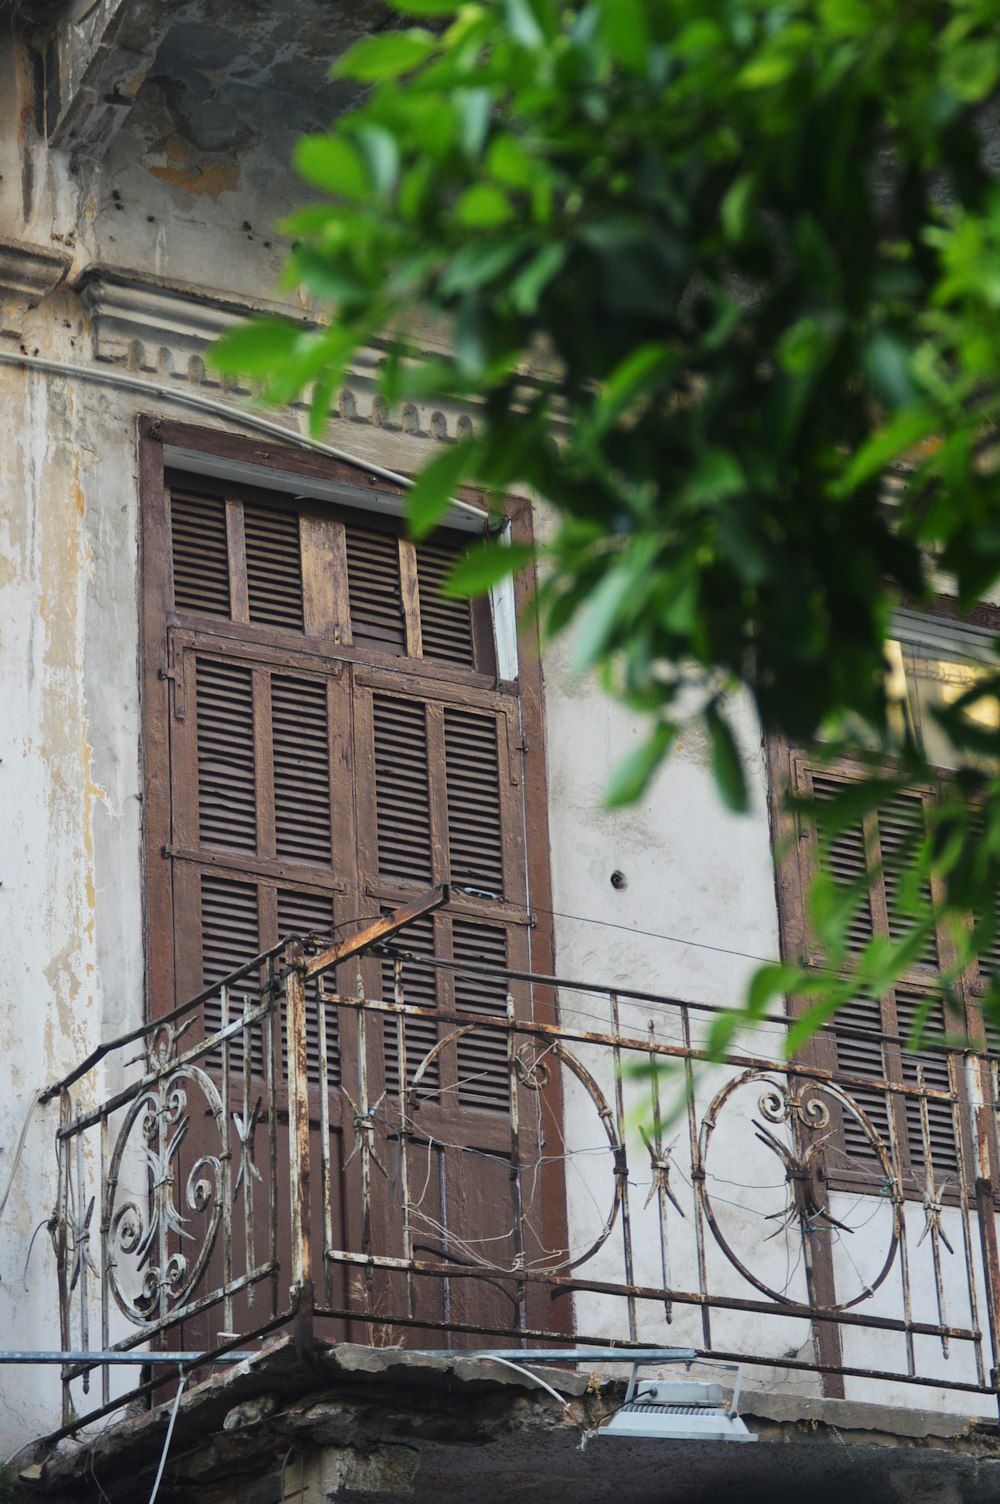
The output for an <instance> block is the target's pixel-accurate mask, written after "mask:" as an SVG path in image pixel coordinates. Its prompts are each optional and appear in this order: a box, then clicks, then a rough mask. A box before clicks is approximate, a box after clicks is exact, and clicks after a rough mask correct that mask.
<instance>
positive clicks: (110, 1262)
mask: <svg viewBox="0 0 1000 1504" xmlns="http://www.w3.org/2000/svg"><path fill="white" fill-rule="evenodd" d="M446 896H447V895H446V893H443V892H441V891H438V892H437V893H436V894H435V895H431V896H429V898H428V900H426V901H424V902H423V903H422V904H417V905H414V906H412V907H411V909H409V910H407V911H401V912H400V913H399V914H397V915H396V916H392V917H390V918H387V919H385V920H382V921H379V922H378V923H377V924H376V925H374V926H371V927H370V928H369V929H368V930H367V931H365V932H364V933H363V934H361V935H359V936H356V937H355V938H354V939H353V940H351V941H349V942H341V943H340V944H339V945H335V946H329V945H324V944H319V943H317V942H315V941H303V940H293V941H288V942H286V943H284V944H282V945H281V946H278V947H276V948H275V949H273V950H271V951H269V952H267V953H266V954H264V955H263V956H259V957H255V958H254V959H253V960H252V961H250V962H249V963H248V964H247V965H246V966H244V967H242V968H241V969H240V970H239V971H236V972H234V973H233V974H232V975H231V976H229V977H228V978H226V979H225V980H224V981H223V982H221V983H219V984H218V985H217V986H214V987H212V988H209V989H207V990H206V991H205V992H204V993H202V994H201V995H200V996H199V997H197V998H195V999H193V1000H192V1001H191V1002H190V1003H188V1004H187V1005H185V1006H184V1007H182V1008H179V1009H177V1010H176V1011H175V1012H174V1013H173V1014H171V1015H169V1016H168V1017H166V1018H163V1019H160V1020H158V1021H154V1022H152V1023H150V1024H148V1025H147V1026H145V1027H144V1028H141V1029H137V1030H135V1031H133V1033H131V1034H130V1035H128V1036H126V1037H124V1038H123V1039H121V1040H118V1041H116V1042H115V1043H114V1044H113V1045H111V1046H108V1047H106V1048H103V1049H102V1050H100V1051H96V1052H95V1054H94V1055H93V1056H92V1057H90V1059H89V1060H87V1061H85V1062H83V1063H82V1065H81V1067H80V1069H79V1070H78V1071H76V1072H74V1074H73V1076H71V1077H70V1078H69V1079H67V1080H66V1081H64V1082H62V1083H59V1085H58V1086H56V1087H53V1088H52V1090H51V1092H50V1093H49V1095H50V1096H54V1095H56V1094H58V1095H59V1096H60V1098H61V1119H60V1126H59V1129H58V1134H57V1142H58V1153H59V1177H60V1179H59V1185H60V1188H59V1213H58V1237H57V1243H58V1247H59V1249H60V1259H59V1278H60V1306H61V1320H62V1345H63V1349H64V1351H69V1352H73V1353H75V1354H79V1355H80V1357H79V1359H78V1361H75V1362H73V1363H70V1364H68V1365H67V1366H66V1367H65V1368H64V1371H63V1379H64V1395H65V1414H64V1424H65V1426H67V1427H70V1426H73V1425H75V1424H77V1423H81V1422H82V1421H83V1420H84V1419H88V1418H94V1417H96V1416H98V1415H100V1414H103V1413H107V1412H108V1411H110V1410H113V1409H114V1408H115V1407H116V1406H118V1405H120V1404H122V1403H124V1402H125V1401H126V1400H127V1399H129V1398H131V1397H133V1396H134V1395H135V1394H136V1393H137V1392H139V1391H141V1390H142V1389H143V1387H145V1389H146V1390H147V1391H148V1390H149V1389H151V1388H152V1387H154V1386H155V1383H156V1382H157V1377H156V1376H157V1375H159V1376H160V1378H161V1379H162V1376H163V1375H164V1374H167V1373H169V1368H168V1367H167V1365H165V1364H162V1363H160V1364H159V1365H158V1366H157V1368H156V1370H155V1373H154V1376H153V1378H149V1377H148V1376H147V1375H145V1374H140V1380H141V1382H139V1381H137V1378H136V1374H135V1371H134V1369H133V1370H132V1371H131V1372H130V1371H129V1370H128V1369H127V1368H123V1367H118V1366H116V1365H115V1364H114V1363H113V1362H112V1361H109V1360H108V1359H107V1358H106V1356H105V1357H102V1356H101V1355H102V1354H103V1355H107V1354H109V1353H115V1354H119V1355H124V1354H127V1353H129V1352H133V1351H142V1352H146V1351H149V1352H156V1353H157V1354H158V1356H163V1355H164V1354H165V1353H173V1352H181V1351H183V1352H187V1353H192V1352H197V1353H219V1352H223V1351H225V1350H226V1349H227V1348H233V1347H240V1348H244V1349H245V1348H246V1346H247V1344H248V1343H252V1342H253V1340H254V1339H256V1338H259V1337H260V1336H262V1335H263V1334H265V1333H267V1332H269V1331H271V1330H274V1329H275V1328H278V1327H281V1326H283V1325H285V1324H288V1323H292V1322H294V1323H296V1327H297V1329H298V1330H300V1331H302V1330H308V1331H309V1332H311V1333H313V1334H315V1335H318V1336H326V1337H329V1338H331V1339H333V1340H337V1339H342V1338H349V1339H351V1340H354V1341H367V1342H371V1343H374V1344H376V1345H381V1344H388V1343H394V1342H402V1343H405V1344H408V1345H410V1346H413V1347H418V1348H422V1349H426V1348H430V1347H444V1346H449V1345H450V1346H456V1345H457V1346H482V1345H483V1342H482V1339H483V1338H484V1337H487V1336H488V1337H489V1338H491V1339H494V1345H495V1339H497V1338H500V1339H502V1340H503V1341H504V1342H505V1343H506V1344H507V1345H511V1346H516V1345H525V1346H530V1344H531V1343H532V1342H542V1343H545V1344H547V1345H549V1346H551V1345H552V1343H553V1342H562V1343H564V1344H565V1343H566V1342H567V1341H580V1342H584V1343H588V1344H590V1343H594V1342H597V1343H602V1344H608V1343H613V1344H616V1345H624V1346H627V1345H629V1344H632V1345H641V1346H643V1347H647V1348H648V1347H650V1346H651V1345H654V1346H655V1345H656V1344H658V1343H659V1344H661V1345H663V1346H670V1347H676V1346H678V1345H680V1346H684V1347H693V1348H696V1349H697V1350H698V1351H699V1352H700V1353H703V1354H705V1355H709V1356H714V1357H716V1358H717V1359H718V1360H719V1361H720V1362H721V1361H723V1360H725V1361H739V1362H741V1363H746V1364H749V1365H754V1366H755V1367H763V1368H764V1369H766V1370H767V1371H768V1380H767V1381H768V1383H769V1384H771V1385H774V1384H775V1383H779V1384H783V1385H784V1386H785V1387H786V1388H790V1389H792V1390H796V1389H798V1390H805V1391H808V1392H813V1393H821V1392H824V1393H827V1394H831V1393H832V1394H836V1393H843V1392H845V1385H846V1389H847V1392H848V1393H850V1394H853V1395H855V1396H856V1397H859V1398H871V1399H880V1398H882V1399H884V1398H893V1399H895V1400H897V1401H898V1402H901V1403H905V1402H906V1399H905V1396H906V1394H907V1393H909V1394H911V1395H915V1396H916V1395H917V1394H918V1391H919V1397H918V1398H916V1399H915V1401H913V1402H917V1403H920V1404H921V1405H922V1406H925V1407H926V1406H927V1405H928V1404H931V1405H933V1404H934V1403H938V1404H941V1405H946V1404H947V1403H948V1396H949V1393H951V1392H954V1393H955V1398H956V1400H957V1399H958V1396H959V1395H963V1394H964V1395H966V1396H972V1395H978V1396H981V1397H982V1398H981V1399H979V1400H977V1401H975V1402H974V1405H975V1406H976V1407H978V1408H985V1407H987V1406H988V1405H990V1404H992V1403H994V1402H995V1397H996V1395H997V1393H998V1384H997V1299H998V1289H1000V1279H998V1262H997V1248H996V1233H995V1218H994V1210H993V1192H992V1185H991V1182H990V1158H989V1154H990V1143H991V1142H992V1140H993V1135H994V1132H995V1112H994V1108H993V1106H992V1104H993V1103H994V1102H995V1101H996V1100H997V1094H996V1090H995V1087H996V1083H995V1081H993V1080H991V1077H990V1070H991V1068H990V1065H989V1062H988V1061H987V1060H986V1059H984V1058H981V1057H979V1056H977V1055H975V1054H971V1053H970V1054H968V1055H966V1056H964V1057H963V1056H956V1055H951V1056H948V1057H946V1058H947V1062H948V1064H947V1072H948V1074H947V1084H946V1085H945V1084H944V1078H943V1076H942V1075H941V1073H940V1071H939V1072H938V1073H937V1075H936V1076H935V1080H936V1081H938V1083H939V1084H937V1085H935V1086H931V1085H928V1083H927V1081H926V1080H925V1078H924V1074H923V1071H921V1070H917V1071H916V1072H915V1073H914V1078H913V1079H912V1080H907V1081H893V1080H888V1079H883V1080H872V1079H869V1078H860V1077H850V1076H847V1075H844V1074H842V1073H840V1074H838V1073H836V1072H829V1071H825V1070H823V1069H821V1068H820V1067H819V1066H807V1065H805V1064H802V1063H794V1064H789V1063H788V1062H786V1061H785V1060H784V1059H783V1058H782V1054H781V1045H782V1031H781V1028H780V1025H779V1024H777V1023H774V1022H770V1023H768V1022H765V1023H763V1024H762V1025H761V1026H760V1032H759V1034H758V1035H757V1036H755V1039H756V1045H755V1046H754V1047H748V1048H746V1049H743V1050H735V1051H733V1052H731V1053H730V1054H729V1055H728V1056H727V1057H726V1060H725V1062H724V1063H723V1064H710V1063H708V1061H707V1057H706V1051H705V1048H704V1044H705V1040H706V1038H707V1032H708V1029H709V1027H710V1025H711V1022H712V1018H713V1016H714V1013H713V1010H711V1009H708V1008H705V1007H703V1006H699V1005H696V1004H694V1003H685V1002H678V1001H676V1000H671V999H669V998H663V997H659V996H656V995H655V994H644V993H636V992H628V991H624V990H615V989H611V988H601V987H594V986H591V985H589V984H583V983H572V982H565V981H557V980H556V979H554V978H549V977H535V976H532V975H530V974H528V973H523V972H522V973H515V972H503V973H498V972H496V971H495V970H492V969H490V968H486V967H483V968H475V967H470V965H469V963H462V965H461V967H458V966H457V965H456V963H454V962H452V961H450V960H448V959H446V958H440V957H434V956H429V955H423V956H421V955H415V954H413V953H411V952H409V951H407V950H406V948H405V947H406V930H405V923H406V921H407V918H412V917H413V916H414V915H415V914H417V913H422V912H426V911H427V910H428V909H429V908H430V907H433V906H434V905H435V904H439V903H441V902H443V901H445V899H446ZM375 954H377V955H379V956H380V957H381V960H380V974H381V975H382V976H383V977H385V978H388V979H389V981H390V983H391V985H388V986H382V987H381V988H378V989H375V988H372V987H371V986H366V985H365V982H364V977H365V971H364V969H363V966H362V958H370V957H371V956H372V955H375ZM371 964H372V963H371V961H370V959H365V961H364V966H365V967H367V968H368V973H367V974H368V976H369V978H370V976H371V974H372V972H371ZM338 967H339V968H340V969H339V970H338ZM455 970H462V971H463V972H465V973H468V972H469V971H470V970H472V971H476V972H478V973H480V974H481V975H482V977H484V978H486V979H488V980H489V982H490V984H491V986H492V987H493V989H494V993H496V989H497V988H498V987H499V989H500V995H501V996H505V997H506V1004H505V1006H501V1008H500V1009H499V1010H498V1011H494V1012H487V1011H483V1012H478V1013H477V1012H472V1011H469V1010H467V1009H461V1008H458V1007H456V1006H454V1005H452V1006H451V1007H449V1006H447V1005H446V1006H443V1007H440V1006H439V1007H437V1008H434V1009H432V1008H427V1007H418V1006H415V1005H413V1004H411V1003H409V1002H408V1001H407V988H408V986H409V985H410V984H411V983H412V982H413V981H414V980H415V979H417V978H422V979H424V980H425V981H426V978H427V977H428V976H432V977H441V976H442V975H444V974H446V973H448V972H449V971H455ZM345 977H346V978H347V979H348V980H350V981H352V982H353V985H350V986H345ZM337 978H339V981H340V986H341V987H342V988H343V990H340V991H338V990H336V981H335V979H337ZM373 993H375V994H377V995H373ZM419 995H421V996H426V995H427V988H426V986H424V988H423V989H422V990H421V991H420V992H419ZM440 995H441V996H444V997H445V998H447V997H448V996H452V997H453V996H454V992H453V991H452V992H451V993H449V992H448V991H447V990H445V991H444V992H443V993H441V994H440ZM538 996H544V997H545V998H546V999H549V1000H551V999H552V998H553V997H557V998H558V1004H559V1022H558V1023H553V1022H546V1021H545V1020H544V1018H542V1017H540V1016H539V1014H538V1012H537V1010H535V1009H534V1007H533V1004H534V1000H535V999H536V997H538ZM125 1375H129V1376H127V1377H126V1376H125ZM911 1386H917V1388H916V1389H914V1388H913V1387H911ZM928 1389H931V1390H934V1391H936V1399H933V1400H932V1399H930V1398H929V1397H928V1395H927V1390H928ZM961 1402H962V1404H969V1403H970V1401H969V1400H968V1399H963V1400H962V1401H961Z"/></svg>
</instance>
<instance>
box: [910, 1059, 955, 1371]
mask: <svg viewBox="0 0 1000 1504" xmlns="http://www.w3.org/2000/svg"><path fill="white" fill-rule="evenodd" d="M917 1085H918V1086H919V1087H920V1141H921V1143H922V1145H923V1151H924V1185H925V1195H926V1198H927V1205H926V1207H925V1209H924V1211H925V1215H926V1217H927V1226H926V1228H925V1231H924V1233H921V1242H922V1241H923V1239H924V1236H925V1235H926V1233H927V1232H929V1233H930V1239H931V1258H932V1260H933V1262H934V1286H935V1289H936V1290H937V1309H938V1323H939V1324H940V1325H941V1326H947V1324H948V1323H947V1319H946V1315H945V1312H946V1302H945V1294H944V1283H943V1280H942V1274H941V1248H940V1230H939V1227H938V1224H937V1222H936V1221H935V1220H934V1219H935V1217H937V1216H938V1215H939V1213H938V1212H937V1210H936V1202H937V1186H936V1185H935V1183H934V1161H933V1156H932V1152H931V1122H930V1113H929V1111H928V1108H927V1098H926V1096H925V1095H924V1092H925V1090H926V1085H927V1081H926V1076H925V1074H924V1068H923V1066H922V1065H918V1066H917ZM941 1351H942V1353H943V1354H944V1356H945V1357H946V1358H947V1356H948V1337H947V1335H946V1334H945V1333H942V1335H941Z"/></svg>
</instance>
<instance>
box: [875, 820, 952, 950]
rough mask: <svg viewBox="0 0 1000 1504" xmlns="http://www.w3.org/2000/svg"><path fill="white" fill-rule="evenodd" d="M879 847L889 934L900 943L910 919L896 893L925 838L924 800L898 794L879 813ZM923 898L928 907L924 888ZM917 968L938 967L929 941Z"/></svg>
mask: <svg viewBox="0 0 1000 1504" xmlns="http://www.w3.org/2000/svg"><path fill="white" fill-rule="evenodd" d="M878 833H879V846H880V847H881V851H882V869H883V877H882V880H883V884H884V886H885V906H886V914H887V917H888V924H889V934H890V935H891V936H892V938H893V939H894V940H901V939H903V937H904V936H905V935H906V934H907V933H908V932H909V931H910V930H911V929H912V928H913V923H914V921H913V917H912V915H910V914H906V913H904V912H903V911H902V908H901V906H900V901H899V891H900V887H901V884H902V879H903V873H904V870H905V868H906V865H907V863H908V862H909V861H911V860H912V858H913V855H914V852H915V848H916V847H917V845H918V844H919V842H920V841H921V840H922V839H923V835H924V809H923V800H922V799H921V797H920V795H919V794H900V795H899V796H898V797H897V798H895V799H893V800H892V801H891V802H890V803H889V804H887V805H886V806H885V807H884V808H882V809H880V810H879V812H878ZM921 894H922V897H923V898H924V899H925V900H926V902H927V903H928V904H929V903H930V898H931V895H930V887H929V885H928V884H926V883H925V884H924V885H923V887H922V889H921ZM918 964H919V965H922V966H937V964H938V957H937V947H936V945H935V943H934V939H933V937H932V936H929V937H928V940H927V944H926V945H925V947H924V949H923V951H922V953H921V955H920V957H919V962H918Z"/></svg>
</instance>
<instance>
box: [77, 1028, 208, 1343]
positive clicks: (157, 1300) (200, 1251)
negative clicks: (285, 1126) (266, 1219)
mask: <svg viewBox="0 0 1000 1504" xmlns="http://www.w3.org/2000/svg"><path fill="white" fill-rule="evenodd" d="M176 1039H177V1036H176V1034H175V1033H174V1032H173V1031H172V1030H171V1029H170V1028H169V1026H164V1028H163V1029H161V1030H159V1031H158V1032H157V1034H156V1035H155V1036H154V1043H153V1044H152V1045H151V1047H150V1052H149V1053H150V1059H151V1061H154V1062H155V1063H156V1066H157V1067H158V1068H160V1069H164V1068H167V1067H169V1062H170V1060H171V1058H172V1057H173V1055H174V1052H175V1049H176ZM191 1092H194V1093H197V1095H198V1097H199V1099H200V1100H199V1109H200V1110H199V1118H203V1119H204V1121H205V1122H206V1123H209V1122H210V1123H211V1124H212V1126H213V1128H214V1131H215V1134H216V1136H217V1139H218V1152H215V1153H212V1152H201V1153H199V1154H198V1155H197V1157H196V1158H195V1159H194V1160H193V1161H192V1162H191V1163H190V1165H188V1166H185V1165H184V1160H183V1154H182V1149H183V1146H184V1143H185V1141H186V1139H187V1136H188V1131H189V1129H190V1127H191V1121H192V1117H191V1112H190V1110H189V1104H188V1097H189V1093H191ZM226 1142H227V1140H226V1122H225V1113H224V1110H223V1105H222V1100H221V1098H220V1096H219V1093H218V1090H217V1088H216V1086H215V1084H214V1082H213V1081H212V1079H211V1077H210V1076H208V1075H206V1073H205V1072H204V1071H203V1070H200V1069H199V1068H198V1067H197V1066H195V1065H184V1066H179V1067H177V1068H176V1069H175V1070H173V1071H172V1072H171V1073H170V1075H169V1076H167V1077H166V1078H165V1079H163V1080H161V1081H158V1082H154V1083H153V1084H152V1085H151V1086H149V1087H147V1088H146V1089H145V1090H144V1091H143V1092H142V1093H141V1094H140V1095H139V1096H137V1097H136V1098H135V1100H134V1101H133V1102H132V1104H131V1106H130V1108H129V1110H128V1113H127V1114H126V1117H125V1121H124V1123H123V1124H122V1126H121V1129H120V1131H119V1134H118V1138H117V1141H116V1143H115V1148H114V1152H113V1154H112V1157H111V1162H110V1166H109V1172H108V1178H107V1183H106V1189H105V1208H104V1219H103V1221H104V1226H105V1228H106V1229H107V1232H106V1234H105V1236H106V1249H105V1262H106V1267H107V1269H108V1273H109V1284H110V1288H111V1292H112V1294H113V1296H114V1299H115V1301H116V1303H117V1304H118V1306H119V1308H120V1310H121V1311H122V1312H123V1313H124V1314H125V1315H126V1316H127V1317H128V1319H129V1320H130V1321H132V1322H134V1323H135V1324H136V1325H137V1326H146V1325H150V1324H153V1323H155V1322H156V1321H157V1320H159V1319H162V1317H163V1316H165V1315H167V1314H170V1313H173V1312H175V1311H176V1310H177V1309H178V1308H180V1307H181V1306H183V1305H184V1302H185V1301H186V1300H187V1299H188V1298H189V1297H190V1296H191V1294H192V1292H193V1291H194V1288H195V1286H196V1285H197V1283H198V1281H199V1279H200V1278H201V1276H202V1274H203V1272H204V1270H205V1267H206V1265H207V1263H208V1261H209V1259H210V1257H211V1255H212V1250H213V1248H214V1246H215V1241H216V1237H217V1234H218V1230H219V1224H220V1221H221V1218H222V1189H223V1184H222V1183H223V1162H224V1159H226V1158H228V1150H227V1148H226ZM199 1147H201V1146H200V1145H199ZM123 1176H127V1177H128V1178H130V1179H131V1178H133V1177H138V1178H144V1179H145V1188H144V1189H145V1194H137V1193H136V1192H132V1194H130V1195H128V1197H127V1199H121V1198H122V1197H123V1196H124V1194H125V1193H124V1191H123V1187H122V1181H123ZM179 1185H182V1186H183V1190H182V1192H181V1194H180V1196H179V1197H178V1186H179ZM178 1201H179V1203H180V1204H178ZM182 1240H183V1242H184V1243H185V1244H190V1245H192V1246H191V1247H190V1248H182V1247H181V1242H182ZM137 1282H138V1289H136V1284H137Z"/></svg>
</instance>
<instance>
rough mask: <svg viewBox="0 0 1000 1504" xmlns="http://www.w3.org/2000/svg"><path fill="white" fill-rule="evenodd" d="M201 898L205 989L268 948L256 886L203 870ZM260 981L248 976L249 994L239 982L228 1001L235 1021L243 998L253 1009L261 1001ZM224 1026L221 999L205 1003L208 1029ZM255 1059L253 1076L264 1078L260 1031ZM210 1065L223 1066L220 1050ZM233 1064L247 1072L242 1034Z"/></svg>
mask: <svg viewBox="0 0 1000 1504" xmlns="http://www.w3.org/2000/svg"><path fill="white" fill-rule="evenodd" d="M200 900H201V918H200V926H199V928H200V932H201V970H202V975H201V982H202V986H203V987H211V986H212V985H213V984H214V983H217V982H221V981H222V980H223V978H224V977H227V976H229V975H230V974H231V973H232V972H234V971H237V970H239V968H240V967H241V966H244V965H245V964H246V962H247V961H250V960H252V959H253V957H254V956H256V955H259V953H260V952H261V950H262V949H263V948H264V947H263V945H262V943H261V938H260V916H259V913H258V907H257V888H256V886H255V885H254V884H252V883H245V882H234V881H232V880H231V879H229V878H225V877H219V876H217V875H216V874H215V873H209V872H203V873H202V874H201V879H200ZM189 939H190V940H193V939H194V937H193V936H191V937H189ZM259 980H260V979H259V978H254V977H252V976H250V977H248V978H247V979H246V983H245V987H246V991H245V992H244V991H243V990H242V989H241V987H240V985H239V984H237V986H236V988H235V990H234V994H233V996H231V997H230V999H229V1019H230V1022H231V1021H232V1019H233V1018H235V1017H236V1016H237V1015H238V1014H239V1013H241V1012H242V1010H243V1001H244V997H246V998H247V1000H248V1001H249V1002H250V1003H251V1005H252V1004H254V1003H256V1002H257V996H256V991H255V987H256V985H257V984H258V983H259ZM221 1027H222V1000H221V998H220V997H212V998H209V999H208V1001H207V1002H206V1004H205V1028H206V1031H207V1032H209V1033H214V1032H215V1031H217V1030H218V1029H220V1028H221ZM251 1055H252V1058H251V1062H250V1069H251V1072H252V1073H253V1074H254V1075H257V1076H261V1075H263V1072H264V1054H263V1047H262V1044H261V1039H260V1034H259V1032H256V1033H255V1034H254V1036H253V1039H252V1043H251ZM209 1063H210V1064H213V1065H216V1066H218V1065H219V1064H220V1063H221V1059H220V1054H219V1052H216V1053H215V1055H214V1056H210V1057H209ZM230 1063H231V1066H232V1068H233V1069H234V1070H241V1069H242V1068H243V1039H242V1036H240V1035H237V1036H235V1037H234V1039H233V1042H232V1045H231V1046H230Z"/></svg>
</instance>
